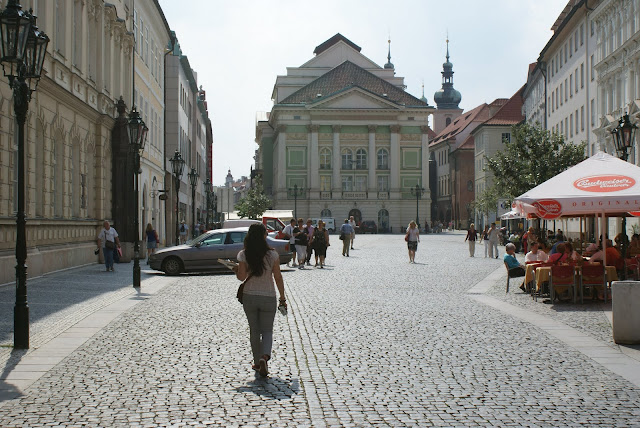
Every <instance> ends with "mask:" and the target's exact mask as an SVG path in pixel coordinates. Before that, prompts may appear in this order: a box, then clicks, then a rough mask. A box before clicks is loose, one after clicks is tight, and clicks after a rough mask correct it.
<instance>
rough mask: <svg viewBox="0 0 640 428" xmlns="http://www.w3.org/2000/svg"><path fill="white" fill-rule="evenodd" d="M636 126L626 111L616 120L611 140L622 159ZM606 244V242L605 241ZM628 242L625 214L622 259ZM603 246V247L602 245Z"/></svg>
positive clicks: (625, 272) (629, 145)
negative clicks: (616, 123)
mask: <svg viewBox="0 0 640 428" xmlns="http://www.w3.org/2000/svg"><path fill="white" fill-rule="evenodd" d="M636 129H638V126H637V125H636V124H635V123H631V121H630V120H629V115H628V114H627V113H625V114H624V116H622V117H621V118H620V119H619V120H618V126H616V127H615V128H614V129H613V130H612V131H611V133H612V134H613V142H614V143H615V145H616V151H617V152H618V157H619V158H620V159H622V160H623V161H625V162H626V161H627V158H628V157H629V153H628V152H627V150H630V149H631V147H632V146H633V143H634V142H635V134H636ZM605 244H606V243H605ZM628 244H629V239H628V238H627V217H626V215H625V216H623V217H622V242H621V243H620V246H621V247H622V251H621V253H622V260H623V261H624V260H626V258H627V247H628ZM603 248H604V247H603ZM626 278H627V269H626V262H625V269H623V270H622V278H621V279H623V280H624V279H626Z"/></svg>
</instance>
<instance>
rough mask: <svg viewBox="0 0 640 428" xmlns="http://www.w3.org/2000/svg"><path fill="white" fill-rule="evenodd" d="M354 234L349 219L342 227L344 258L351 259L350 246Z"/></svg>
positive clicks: (345, 220) (341, 236) (341, 237)
mask: <svg viewBox="0 0 640 428" xmlns="http://www.w3.org/2000/svg"><path fill="white" fill-rule="evenodd" d="M351 218H353V217H351ZM352 233H353V227H351V223H350V222H349V219H347V218H345V219H344V224H343V225H342V226H340V239H342V255H343V256H347V257H349V246H350V244H351V234H352ZM351 248H353V247H351Z"/></svg>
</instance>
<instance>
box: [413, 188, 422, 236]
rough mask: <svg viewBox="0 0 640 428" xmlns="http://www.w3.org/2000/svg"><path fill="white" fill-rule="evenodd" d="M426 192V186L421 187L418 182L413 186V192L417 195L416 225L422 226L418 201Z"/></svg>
mask: <svg viewBox="0 0 640 428" xmlns="http://www.w3.org/2000/svg"><path fill="white" fill-rule="evenodd" d="M423 193H424V187H420V185H419V184H416V187H412V188H411V194H412V195H413V196H415V197H416V225H417V226H418V228H420V215H419V214H418V202H419V201H420V199H421V198H422V194H423Z"/></svg>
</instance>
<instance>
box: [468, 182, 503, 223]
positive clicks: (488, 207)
mask: <svg viewBox="0 0 640 428" xmlns="http://www.w3.org/2000/svg"><path fill="white" fill-rule="evenodd" d="M498 199H499V192H498V189H497V188H496V187H495V186H494V187H489V188H488V189H486V190H485V191H484V192H482V193H480V194H479V195H476V199H475V200H474V201H473V202H472V203H471V208H472V209H473V210H474V211H476V212H477V213H479V214H482V215H486V216H487V217H488V216H489V213H492V212H496V210H497V208H498Z"/></svg>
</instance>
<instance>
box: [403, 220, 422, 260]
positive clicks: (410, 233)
mask: <svg viewBox="0 0 640 428" xmlns="http://www.w3.org/2000/svg"><path fill="white" fill-rule="evenodd" d="M405 241H407V248H408V249H409V263H415V262H416V261H415V259H416V250H417V249H418V242H420V231H419V230H418V227H417V225H416V222H415V221H413V220H411V223H409V227H407V234H406V235H405Z"/></svg>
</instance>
